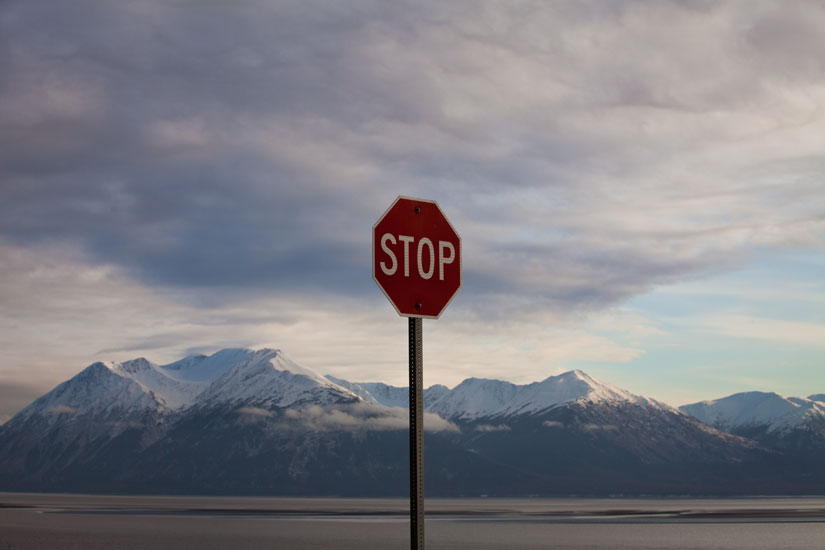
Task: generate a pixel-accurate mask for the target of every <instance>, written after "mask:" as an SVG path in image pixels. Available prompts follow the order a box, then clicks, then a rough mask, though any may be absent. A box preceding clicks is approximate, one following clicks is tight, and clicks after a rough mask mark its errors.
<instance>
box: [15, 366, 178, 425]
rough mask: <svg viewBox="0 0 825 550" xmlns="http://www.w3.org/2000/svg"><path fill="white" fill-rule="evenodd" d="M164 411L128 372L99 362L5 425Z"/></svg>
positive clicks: (153, 396)
mask: <svg viewBox="0 0 825 550" xmlns="http://www.w3.org/2000/svg"><path fill="white" fill-rule="evenodd" d="M164 410H166V405H165V404H164V403H163V402H162V401H160V400H159V399H157V398H156V396H155V395H153V394H152V393H151V392H149V391H147V390H146V387H145V386H144V385H143V384H141V383H140V382H138V381H137V380H134V379H133V378H132V377H131V376H129V372H127V371H123V370H121V369H120V368H119V364H114V363H110V364H105V363H100V362H99V363H94V364H92V365H89V366H88V367H86V368H85V369H83V371H81V372H80V373H79V374H77V375H76V376H75V377H73V378H71V379H69V380H67V381H65V382H63V383H62V384H60V385H58V386H57V387H56V388H54V389H53V390H52V391H50V392H48V393H47V394H45V395H42V396H41V397H39V398H38V399H36V400H35V401H34V402H33V403H32V404H31V405H29V406H28V407H26V408H25V409H23V410H22V411H20V412H19V413H18V414H17V415H15V416H14V417H13V418H12V419H11V420H10V421H9V422H8V423H7V424H6V426H8V427H11V426H13V425H14V424H15V423H17V422H22V421H24V420H25V419H27V418H29V417H31V416H33V415H39V416H41V417H43V418H45V419H47V420H49V421H52V422H54V421H57V420H58V419H59V418H61V417H63V418H65V417H67V416H74V415H78V414H88V415H104V416H105V415H118V416H126V415H129V414H133V413H138V414H139V413H143V412H146V411H157V412H162V411H164Z"/></svg>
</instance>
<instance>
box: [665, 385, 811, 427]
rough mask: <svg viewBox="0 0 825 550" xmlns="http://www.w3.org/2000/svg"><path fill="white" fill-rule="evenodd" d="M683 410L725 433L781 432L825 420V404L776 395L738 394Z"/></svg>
mask: <svg viewBox="0 0 825 550" xmlns="http://www.w3.org/2000/svg"><path fill="white" fill-rule="evenodd" d="M812 397H814V396H812ZM679 409H680V410H681V411H682V412H684V413H686V414H689V415H690V416H692V417H694V418H696V419H697V420H699V421H700V422H704V423H705V424H708V425H709V426H713V427H715V428H719V429H722V430H731V429H736V428H742V427H761V426H765V427H767V429H768V431H777V430H779V431H781V430H789V429H794V428H797V427H800V426H803V425H805V424H806V423H808V422H810V421H815V420H819V421H822V420H825V403H823V402H819V401H816V400H812V399H806V398H804V397H790V398H785V397H782V396H781V395H779V394H777V393H773V392H758V391H753V392H743V393H737V394H734V395H729V396H728V397H723V398H721V399H715V400H711V401H702V402H699V403H693V404H690V405H683V406H681V407H679Z"/></svg>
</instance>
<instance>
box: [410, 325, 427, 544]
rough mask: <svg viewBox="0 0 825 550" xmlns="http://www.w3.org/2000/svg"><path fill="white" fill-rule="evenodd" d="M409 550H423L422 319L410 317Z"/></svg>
mask: <svg viewBox="0 0 825 550" xmlns="http://www.w3.org/2000/svg"><path fill="white" fill-rule="evenodd" d="M409 319H410V328H409V334H410V548H411V549H412V550H424V376H423V372H422V371H423V370H424V368H423V367H424V361H423V359H424V353H423V349H422V348H423V334H422V326H421V325H422V323H421V318H420V317H410V318H409Z"/></svg>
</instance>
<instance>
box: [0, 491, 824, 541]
mask: <svg viewBox="0 0 825 550" xmlns="http://www.w3.org/2000/svg"><path fill="white" fill-rule="evenodd" d="M406 514H407V502H406V501H405V500H401V499H281V498H225V497H142V496H140V497H138V496H88V495H34V494H8V493H5V494H4V493H0V550H31V549H35V550H36V549H44V550H45V549H49V550H76V549H85V550H96V549H101V550H102V549H106V550H112V549H123V550H133V549H134V550H137V549H141V550H145V549H149V548H151V549H153V550H155V549H160V550H164V549H180V548H197V549H199V550H212V549H226V548H231V549H232V550H245V549H250V550H251V549H278V548H284V549H294V550H309V549H313V550H326V549H330V550H331V549H335V550H348V549H359V550H360V549H363V548H367V549H369V550H383V549H388V550H389V549H406V548H409V524H408V521H407V515H406ZM427 514H428V515H427V548H430V549H444V550H452V549H456V550H458V549H473V550H479V549H481V550H485V549H494V548H495V549H505V548H506V549H511V548H512V549H559V550H585V549H586V550H606V549H610V550H613V549H619V550H621V549H634V550H654V549H655V550H688V549H691V550H693V549H719V550H727V549H730V550H745V549H747V550H780V549H798V550H816V549H823V550H825V498H765V499H707V500H696V499H456V500H441V499H432V500H428V501H427Z"/></svg>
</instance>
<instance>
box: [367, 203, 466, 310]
mask: <svg viewBox="0 0 825 550" xmlns="http://www.w3.org/2000/svg"><path fill="white" fill-rule="evenodd" d="M372 276H373V278H374V279H375V282H376V283H378V286H379V287H381V290H383V291H384V294H386V295H387V298H389V300H390V302H391V303H392V305H393V306H395V309H396V311H398V314H399V315H403V316H404V317H427V318H432V319H437V318H438V316H439V315H441V312H442V311H444V308H445V307H447V304H449V303H450V300H452V299H453V296H455V294H456V293H457V292H458V289H459V288H461V237H459V236H458V233H456V232H455V229H453V226H452V225H450V222H449V221H447V218H446V217H445V216H444V214H443V213H442V212H441V209H440V208H439V207H438V204H436V203H435V201H428V200H423V199H413V198H409V197H398V198H397V199H395V202H393V203H392V204H391V205H390V207H389V208H388V209H387V211H386V212H384V215H383V216H381V218H380V219H379V220H378V222H377V223H376V224H375V226H373V228H372Z"/></svg>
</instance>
